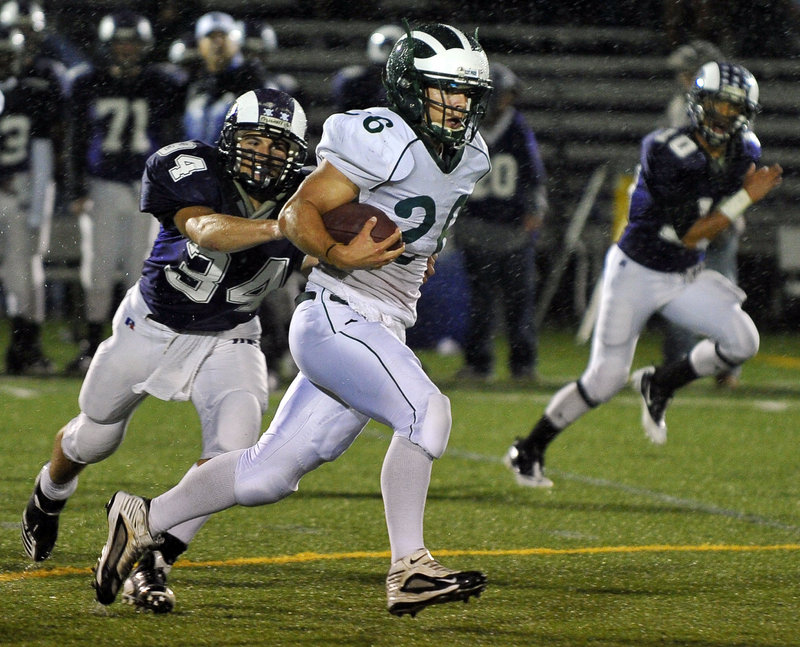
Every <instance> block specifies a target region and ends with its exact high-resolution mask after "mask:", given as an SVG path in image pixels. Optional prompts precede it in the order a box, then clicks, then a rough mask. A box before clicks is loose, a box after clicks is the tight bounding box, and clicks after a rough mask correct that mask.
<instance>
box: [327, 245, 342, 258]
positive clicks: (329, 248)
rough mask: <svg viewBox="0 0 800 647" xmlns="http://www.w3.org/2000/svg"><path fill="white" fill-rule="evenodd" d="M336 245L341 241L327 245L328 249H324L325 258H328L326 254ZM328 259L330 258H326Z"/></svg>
mask: <svg viewBox="0 0 800 647" xmlns="http://www.w3.org/2000/svg"><path fill="white" fill-rule="evenodd" d="M337 245H341V243H333V244H332V245H331V246H330V247H328V249H326V250H325V258H328V254H329V253H330V251H331V250H332V249H333V248H334V247H336V246H337ZM328 260H330V259H329V258H328Z"/></svg>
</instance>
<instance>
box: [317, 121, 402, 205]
mask: <svg viewBox="0 0 800 647" xmlns="http://www.w3.org/2000/svg"><path fill="white" fill-rule="evenodd" d="M408 143H409V128H408V126H407V125H406V123H405V122H404V121H403V120H402V119H401V118H400V117H399V116H398V115H396V114H394V113H392V112H390V111H364V110H354V111H351V112H346V113H340V114H335V115H332V116H331V117H328V119H327V120H326V121H325V124H324V125H323V130H322V138H321V139H320V143H319V145H318V146H317V159H318V161H320V162H321V161H322V160H328V161H329V162H330V163H331V164H333V166H335V167H336V168H337V169H338V170H339V171H341V172H342V173H344V175H346V176H347V177H348V179H350V181H352V182H353V183H354V184H355V185H356V186H358V187H359V188H360V189H362V190H371V189H373V188H374V187H376V186H377V185H379V184H383V183H384V182H386V181H387V180H390V179H391V180H393V181H397V180H400V179H403V178H405V177H407V176H408V174H409V173H410V172H411V169H412V159H411V157H410V156H407V155H403V152H404V151H405V149H406V147H407V145H408Z"/></svg>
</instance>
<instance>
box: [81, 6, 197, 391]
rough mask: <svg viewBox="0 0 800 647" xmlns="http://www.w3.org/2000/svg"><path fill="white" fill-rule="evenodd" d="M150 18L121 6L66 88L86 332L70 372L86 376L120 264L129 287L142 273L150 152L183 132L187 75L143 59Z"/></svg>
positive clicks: (147, 240)
mask: <svg viewBox="0 0 800 647" xmlns="http://www.w3.org/2000/svg"><path fill="white" fill-rule="evenodd" d="M153 41H154V39H153V31H152V27H151V24H150V21H149V20H147V19H146V18H144V17H143V16H141V15H139V14H135V13H132V12H129V11H120V12H117V13H112V14H108V15H106V16H104V17H103V18H102V20H100V23H99V26H98V40H97V44H98V49H97V55H96V60H95V62H94V64H93V65H92V67H91V68H89V69H88V70H87V71H86V72H85V73H84V74H82V75H80V76H78V78H77V79H76V80H75V82H74V84H73V86H72V96H71V103H72V107H71V110H70V115H71V117H72V167H73V173H74V178H73V182H74V186H73V193H74V200H73V202H72V206H71V208H72V210H73V213H74V214H75V215H77V216H78V219H79V222H80V231H81V246H82V255H81V283H82V285H83V289H84V292H85V308H86V322H87V330H86V338H85V339H84V340H83V341H82V342H81V350H80V353H79V354H78V356H77V357H76V358H75V359H74V360H73V361H72V362H71V363H70V364H69V365H68V366H67V372H68V373H72V374H77V375H83V374H85V373H86V370H87V369H88V367H89V363H90V362H91V359H92V356H93V355H94V353H95V351H96V350H97V347H98V345H99V344H100V342H101V341H102V339H103V337H104V330H103V329H104V325H105V324H106V323H107V322H108V321H110V316H111V312H112V306H113V305H114V304H113V293H114V288H115V286H116V283H117V280H118V278H119V275H120V274H119V273H120V271H121V272H122V276H123V279H122V281H123V283H124V285H125V287H126V288H128V287H130V286H131V285H133V283H134V282H135V281H136V279H137V277H138V276H139V274H140V273H141V269H142V262H143V261H144V259H145V258H146V256H147V253H148V252H149V251H150V246H151V244H152V242H153V238H154V236H155V233H156V232H155V229H154V227H153V223H151V222H150V221H149V220H148V219H147V218H142V217H141V216H140V215H139V188H140V185H141V177H142V170H143V169H144V165H145V162H146V161H147V158H148V157H149V156H150V155H151V154H152V153H154V152H155V151H156V150H158V149H159V148H160V147H161V146H163V145H164V144H166V143H168V142H170V141H174V140H175V139H176V136H175V135H176V134H177V133H178V132H179V118H180V114H181V111H182V108H183V97H184V86H185V79H184V77H183V75H182V74H180V73H179V71H178V70H177V68H175V67H174V66H168V65H165V64H148V63H147V57H148V54H149V51H150V48H151V47H152V45H153Z"/></svg>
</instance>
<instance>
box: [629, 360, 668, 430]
mask: <svg viewBox="0 0 800 647" xmlns="http://www.w3.org/2000/svg"><path fill="white" fill-rule="evenodd" d="M654 373H655V368H653V367H652V366H647V367H645V368H640V369H639V370H638V371H636V372H635V373H634V374H633V375H631V386H633V388H634V390H635V391H638V393H639V395H641V396H642V427H644V433H645V435H646V436H647V437H648V438H649V439H650V442H652V443H653V444H654V445H663V444H664V443H666V442H667V423H666V421H665V419H664V414H665V413H666V411H667V405H668V404H669V403H670V400H672V394H669V395H667V394H665V393H662V392H661V391H660V390H659V389H658V388H657V387H656V385H655V384H653V374H654Z"/></svg>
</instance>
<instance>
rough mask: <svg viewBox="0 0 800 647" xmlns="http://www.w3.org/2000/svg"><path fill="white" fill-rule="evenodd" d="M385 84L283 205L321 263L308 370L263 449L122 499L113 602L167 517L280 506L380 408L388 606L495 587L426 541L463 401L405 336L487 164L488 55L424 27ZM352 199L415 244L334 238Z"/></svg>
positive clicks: (109, 566)
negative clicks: (456, 406)
mask: <svg viewBox="0 0 800 647" xmlns="http://www.w3.org/2000/svg"><path fill="white" fill-rule="evenodd" d="M409 29H410V28H409ZM385 82H386V86H387V91H388V98H389V104H390V105H391V109H389V108H370V109H369V110H363V111H362V110H358V111H349V112H347V113H342V114H336V115H333V116H332V117H330V118H329V119H328V120H327V121H326V122H325V125H324V129H323V134H322V139H321V141H320V144H319V147H318V149H317V157H318V160H319V166H318V167H317V169H316V170H315V171H314V172H313V173H311V175H309V176H308V178H306V180H305V181H304V182H303V184H302V185H301V186H300V188H299V190H298V191H297V193H295V195H294V196H293V197H292V198H291V199H290V200H289V202H288V203H287V205H286V207H284V209H283V210H282V212H281V215H280V222H281V228H282V230H283V231H284V232H285V233H286V235H287V237H288V238H289V239H290V240H292V241H293V242H295V243H296V244H297V245H298V246H299V247H300V248H301V249H302V250H303V251H305V252H306V253H307V254H309V255H311V256H316V257H318V258H320V259H321V261H322V262H321V264H320V265H318V266H317V267H315V268H314V269H313V270H312V272H311V275H310V277H309V281H308V284H307V288H306V290H307V291H306V292H304V293H302V294H301V295H300V297H299V299H298V306H297V308H296V310H295V313H294V316H293V318H292V324H291V328H290V331H289V343H290V347H291V350H292V354H293V356H294V359H295V360H296V362H297V365H298V367H299V368H300V371H301V372H300V374H299V375H298V377H297V378H296V379H295V380H294V382H293V383H292V385H291V386H290V387H289V389H288V390H287V393H286V395H285V396H284V398H283V401H282V402H281V404H280V406H279V407H278V411H277V413H276V415H275V418H274V420H273V421H272V424H271V425H270V426H269V428H268V429H267V431H266V432H265V433H264V434H263V435H262V436H261V439H260V440H259V442H258V444H256V445H255V446H254V447H251V448H250V449H248V450H242V451H235V452H230V453H229V454H225V455H224V456H217V457H215V458H214V459H212V460H210V461H209V462H208V463H206V464H204V465H202V466H200V467H199V468H198V469H197V470H195V471H193V472H190V473H188V474H187V475H186V476H185V477H184V479H183V480H182V481H181V483H179V484H178V486H176V487H175V488H173V489H172V490H170V491H168V492H167V493H165V494H163V495H161V496H160V497H157V498H155V499H153V501H152V503H150V504H149V505H147V504H146V503H145V501H144V500H143V499H141V498H139V497H136V496H133V495H130V494H126V493H124V492H120V493H117V494H116V495H115V497H114V499H113V501H112V502H111V503H110V505H109V506H108V519H109V524H110V529H111V531H110V535H109V543H108V544H107V546H106V547H105V549H104V550H103V554H102V557H101V559H100V561H99V563H98V566H97V569H96V577H95V589H96V592H97V599H98V600H99V601H100V602H102V603H104V604H109V603H111V602H112V601H113V600H114V598H115V596H116V593H117V590H118V588H119V586H120V584H121V582H122V580H124V578H125V577H126V575H127V573H128V571H129V569H130V568H131V566H132V565H133V562H135V560H136V557H137V555H138V553H139V551H140V550H142V548H143V547H144V546H147V545H149V544H150V543H151V541H152V537H157V536H158V535H160V534H161V533H162V532H163V531H164V529H165V526H164V523H165V522H166V523H168V525H171V523H170V522H167V519H174V520H186V519H191V518H193V517H197V516H200V515H205V514H208V513H210V512H214V511H218V510H223V509H225V508H229V507H231V506H233V505H236V504H239V505H249V506H251V505H260V504H266V503H273V502H275V501H278V500H280V499H282V498H283V497H285V496H287V495H289V494H291V493H292V492H294V491H295V490H296V489H297V487H298V483H299V480H300V478H301V477H302V476H303V475H304V474H306V473H308V472H309V471H311V470H313V469H315V468H316V467H318V466H319V465H321V464H322V463H324V462H325V461H330V460H333V459H335V458H337V457H338V456H340V455H341V454H342V453H343V452H344V451H345V450H346V449H347V448H348V447H349V446H350V445H351V443H352V442H353V441H354V440H355V438H356V437H357V436H358V434H359V433H360V432H361V430H362V429H363V428H364V426H365V425H366V423H367V422H368V420H369V419H370V418H373V419H375V420H377V421H379V422H381V423H384V424H386V425H387V426H389V427H390V428H392V429H393V430H394V436H393V438H392V440H391V443H390V445H389V449H388V451H387V454H386V457H385V459H384V463H383V468H382V471H381V490H382V493H383V500H384V507H385V512H386V524H387V526H388V531H389V543H390V545H391V553H392V557H391V560H392V562H391V567H390V569H389V573H388V576H387V580H386V590H387V598H388V609H389V611H390V612H391V613H393V614H396V615H402V614H404V613H412V614H413V613H416V612H417V611H419V610H420V609H422V608H424V607H426V606H428V605H430V604H435V603H439V602H450V601H454V600H467V599H468V598H469V597H471V596H473V595H477V594H479V593H480V592H481V591H482V590H483V588H484V587H485V584H486V577H485V576H484V574H483V573H480V572H478V571H464V572H462V571H454V570H451V569H449V568H445V567H444V566H442V565H441V564H439V562H437V561H436V560H434V559H433V557H431V555H430V553H429V552H428V551H427V549H426V548H425V543H424V540H423V531H422V526H423V517H424V509H425V501H426V498H427V491H428V485H429V483H430V475H431V466H432V464H433V459H435V458H438V457H439V456H441V455H442V453H443V452H444V450H445V447H446V445H447V440H448V436H449V433H450V425H451V418H450V402H449V400H448V399H447V397H446V396H444V395H443V394H442V393H441V392H440V391H439V389H438V388H437V387H436V386H435V385H434V384H433V382H431V380H430V378H429V377H428V376H427V375H426V374H425V372H424V371H423V369H422V366H421V365H420V362H419V360H418V359H417V357H416V356H415V355H414V353H413V352H412V351H411V349H410V348H409V347H408V346H406V344H405V343H404V338H405V329H406V328H407V327H409V326H411V325H412V324H413V323H414V319H415V314H416V313H415V305H416V302H417V299H418V298H419V290H420V286H421V285H422V283H423V280H424V277H425V275H426V271H427V270H428V265H429V262H430V259H431V257H432V256H433V255H434V254H435V253H436V252H437V251H438V250H439V249H440V248H441V247H442V245H443V244H444V240H445V235H446V232H447V230H448V228H449V227H450V225H452V223H453V222H454V221H455V219H456V217H457V215H458V212H459V210H460V209H461V207H462V205H463V204H464V202H465V201H466V200H467V198H468V196H469V194H470V192H471V191H472V189H473V188H474V186H475V183H476V182H477V181H478V180H479V179H480V178H481V177H482V176H483V175H485V174H486V173H487V172H488V171H489V169H490V164H489V158H488V152H487V148H486V144H485V143H484V141H483V139H482V138H481V137H480V135H479V134H478V125H479V123H480V120H481V118H482V116H483V114H484V113H485V106H486V100H487V97H488V94H489V90H490V87H491V83H490V81H489V65H488V61H487V59H486V56H485V54H484V52H483V50H482V49H481V47H480V45H478V42H477V41H476V40H475V39H474V38H472V37H468V36H466V35H464V34H463V33H462V32H460V31H459V30H457V29H455V28H453V27H450V26H447V25H442V24H428V25H421V26H419V27H416V28H415V29H414V30H413V31H409V32H408V33H407V34H406V35H405V36H403V37H402V38H401V39H400V40H398V42H397V44H396V45H395V48H394V49H393V50H392V53H391V54H390V56H389V59H388V61H387V65H386V77H385ZM352 201H358V202H364V203H366V204H370V205H373V206H376V207H378V208H380V209H382V210H383V211H384V212H385V213H386V214H387V215H388V216H389V217H390V218H391V219H392V220H393V221H394V222H395V223H396V224H397V225H398V227H399V229H400V230H401V231H402V238H403V242H404V246H401V247H400V248H399V249H396V250H394V251H390V250H389V248H390V247H391V246H392V245H393V244H394V243H395V242H396V241H397V240H398V239H399V236H400V231H396V232H395V233H394V234H393V235H392V236H390V237H389V238H387V239H385V240H384V241H383V242H381V243H376V242H374V241H373V240H372V238H371V236H370V230H371V226H372V225H371V224H370V222H369V221H368V222H367V224H366V225H365V226H364V228H363V229H362V231H361V233H360V234H358V236H356V237H355V238H354V239H353V240H352V241H351V242H350V243H349V244H347V245H344V244H341V243H336V242H335V241H334V240H333V238H332V237H331V235H330V234H329V233H328V232H327V230H326V229H325V227H324V225H323V222H322V219H321V217H320V214H322V213H326V212H327V211H329V210H331V209H333V208H334V207H337V206H339V205H342V204H345V203H348V202H352ZM148 508H149V525H148V514H147V509H148ZM122 517H124V520H123V519H122ZM126 524H127V526H126ZM126 527H127V528H129V529H130V531H131V532H130V533H128V532H126V531H125V530H124V529H125V528H126Z"/></svg>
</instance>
